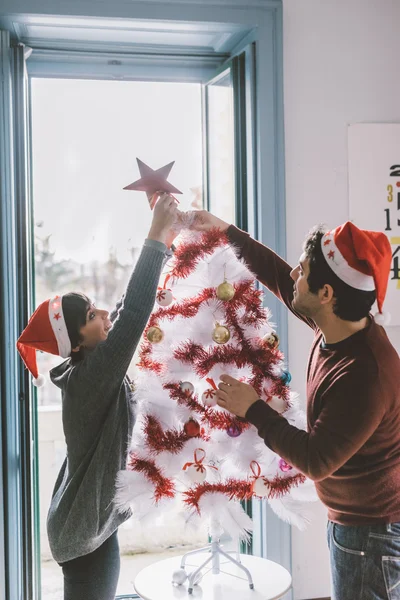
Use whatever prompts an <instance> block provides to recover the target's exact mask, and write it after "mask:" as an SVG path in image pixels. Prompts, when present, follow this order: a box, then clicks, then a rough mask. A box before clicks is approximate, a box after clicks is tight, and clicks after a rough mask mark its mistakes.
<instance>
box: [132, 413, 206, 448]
mask: <svg viewBox="0 0 400 600" xmlns="http://www.w3.org/2000/svg"><path fill="white" fill-rule="evenodd" d="M143 431H144V433H145V434H146V444H147V445H148V446H149V447H150V451H152V452H155V453H158V452H164V451H165V450H168V452H171V454H178V452H180V451H181V450H182V449H183V447H184V445H185V443H186V442H187V441H188V440H190V439H192V437H191V436H189V435H187V433H186V432H185V431H178V430H177V429H168V430H166V431H164V430H163V428H162V426H161V424H160V422H159V421H158V420H157V419H156V418H155V417H153V416H152V415H146V420H145V424H144V428H143ZM198 437H201V436H198Z"/></svg>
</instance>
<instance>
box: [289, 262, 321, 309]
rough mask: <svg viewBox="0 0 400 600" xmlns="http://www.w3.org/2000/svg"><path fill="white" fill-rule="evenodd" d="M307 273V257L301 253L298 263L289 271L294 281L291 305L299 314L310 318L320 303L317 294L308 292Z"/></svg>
mask: <svg viewBox="0 0 400 600" xmlns="http://www.w3.org/2000/svg"><path fill="white" fill-rule="evenodd" d="M309 273H310V267H309V262H308V258H307V257H306V255H305V254H302V255H301V256H300V259H299V264H298V265H297V267H296V268H294V269H293V270H292V271H291V273H290V277H291V278H292V279H293V281H294V286H293V302H292V306H293V308H294V310H295V311H297V312H298V313H299V314H301V315H303V316H304V317H310V318H311V319H312V318H313V317H314V316H315V315H316V314H317V313H318V311H319V310H320V308H321V303H320V301H319V298H318V294H313V293H312V292H310V288H309V287H308V281H307V278H308V275H309Z"/></svg>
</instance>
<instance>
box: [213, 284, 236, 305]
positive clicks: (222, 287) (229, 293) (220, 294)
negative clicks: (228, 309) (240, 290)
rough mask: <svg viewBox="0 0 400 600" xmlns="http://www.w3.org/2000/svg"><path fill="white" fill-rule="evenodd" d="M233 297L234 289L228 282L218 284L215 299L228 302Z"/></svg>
mask: <svg viewBox="0 0 400 600" xmlns="http://www.w3.org/2000/svg"><path fill="white" fill-rule="evenodd" d="M234 295H235V288H234V287H233V285H232V284H231V283H228V281H224V282H223V283H220V284H219V286H218V287H217V298H218V299H219V300H222V301H223V302H229V300H232V298H233V296H234Z"/></svg>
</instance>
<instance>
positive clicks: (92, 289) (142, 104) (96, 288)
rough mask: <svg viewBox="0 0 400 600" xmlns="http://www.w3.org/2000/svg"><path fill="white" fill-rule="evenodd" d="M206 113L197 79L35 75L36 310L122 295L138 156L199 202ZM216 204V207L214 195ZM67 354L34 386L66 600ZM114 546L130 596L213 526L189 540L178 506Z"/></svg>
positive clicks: (108, 301)
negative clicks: (57, 376)
mask: <svg viewBox="0 0 400 600" xmlns="http://www.w3.org/2000/svg"><path fill="white" fill-rule="evenodd" d="M220 93H221V97H220V103H218V102H215V101H214V102H213V107H212V110H211V112H210V115H211V116H210V118H211V119H212V120H213V124H212V125H213V136H212V138H213V140H215V141H214V142H213V143H215V146H216V149H215V151H214V155H213V175H212V177H213V178H214V184H215V189H217V190H218V192H219V193H221V195H222V194H223V195H224V201H223V206H224V210H223V212H224V214H220V216H222V217H224V218H226V219H227V220H230V221H232V220H233V207H234V202H233V198H232V194H233V191H232V190H233V167H232V164H233V163H232V160H233V159H232V157H233V127H232V122H231V119H232V104H231V90H230V88H229V87H221V88H220ZM214 94H218V92H214ZM201 115H202V107H201V85H200V84H193V83H190V84H189V83H156V82H116V81H88V80H58V79H33V80H32V146H33V207H34V234H35V286H36V298H35V303H36V306H37V305H38V304H39V303H40V302H42V301H43V300H45V299H46V298H49V297H50V296H52V295H55V294H57V293H58V294H63V293H66V292H67V291H81V292H84V293H85V294H87V295H88V296H89V297H90V298H91V299H93V300H94V302H95V303H96V305H97V306H98V307H104V308H106V309H111V308H112V307H113V306H114V305H115V303H116V301H117V300H118V299H119V298H120V296H121V295H122V293H123V292H124V289H125V286H126V284H127V281H128V278H129V276H130V273H131V271H132V266H133V264H134V263H135V261H136V260H137V257H138V255H139V252H140V249H141V246H142V244H143V241H144V239H145V237H146V234H147V232H148V229H149V225H150V221H151V211H150V209H149V206H148V202H147V198H146V195H145V194H144V193H143V192H131V191H124V190H123V187H124V186H126V185H127V184H129V183H131V182H133V181H134V180H135V179H137V178H138V177H139V172H138V168H137V164H136V157H139V158H140V159H141V160H143V161H144V162H145V163H147V164H148V165H149V166H151V167H152V168H153V169H158V168H159V167H161V166H163V165H165V164H167V163H169V162H171V161H173V160H175V161H176V162H175V165H174V167H173V169H172V171H171V174H170V176H169V181H170V182H171V183H172V184H173V185H175V186H176V187H178V188H179V189H180V190H182V192H183V195H182V196H179V200H180V207H179V208H180V209H181V210H190V209H193V208H202V205H203V190H202V164H203V152H202V122H201ZM210 137H211V136H210ZM219 161H220V163H219ZM219 167H220V168H219ZM211 183H213V182H211ZM221 200H222V199H221ZM214 202H215V203H216V206H215V208H214V206H213V210H214V212H217V213H218V201H217V198H216V200H215V201H214ZM214 202H213V204H214ZM61 360H62V359H60V358H59V357H53V356H50V355H48V354H45V353H38V365H39V370H40V372H41V373H44V374H46V375H47V383H46V384H45V386H44V387H42V388H40V389H38V393H37V401H38V423H39V440H38V456H39V490H40V545H41V565H42V570H41V579H42V600H59V599H60V598H61V597H62V592H61V589H62V572H61V569H60V568H59V567H58V565H57V564H56V563H55V562H54V561H53V560H52V558H51V554H50V549H49V545H48V541H47V536H46V515H47V511H48V507H49V503H50V498H51V494H52V490H53V486H54V483H55V480H56V477H57V474H58V471H59V469H60V467H61V464H62V462H63V460H64V457H65V442H64V435H63V430H62V421H61V396H60V391H59V390H58V389H57V388H56V387H55V386H53V385H52V384H51V382H50V381H49V379H48V372H49V370H50V369H51V368H52V367H53V366H55V365H56V364H58V363H59V362H60V361H61ZM135 362H136V360H135V359H134V360H133V362H132V365H131V368H130V375H131V377H133V378H134V377H135V369H136V367H135ZM119 541H120V548H121V557H122V562H121V577H120V583H119V587H118V593H119V594H129V593H132V592H133V585H132V582H133V580H134V577H135V575H136V573H137V572H138V570H140V569H141V568H142V567H143V566H144V565H146V564H149V563H150V562H153V561H154V560H158V559H160V557H162V556H170V555H171V554H172V553H175V554H180V553H182V552H183V550H182V547H183V546H184V549H190V548H191V547H198V546H202V545H204V543H205V542H206V541H207V532H206V531H205V530H201V531H197V532H195V533H193V532H192V533H191V534H190V535H189V534H188V533H187V532H185V529H184V523H183V522H181V521H179V514H178V511H177V512H176V518H175V520H174V519H171V516H170V515H169V516H168V517H167V518H163V515H162V514H161V515H160V517H159V522H157V523H152V527H151V530H150V529H149V528H146V527H142V526H141V524H138V523H135V521H134V520H132V519H131V520H130V521H128V522H127V523H126V524H125V525H124V526H122V527H121V528H120V532H119Z"/></svg>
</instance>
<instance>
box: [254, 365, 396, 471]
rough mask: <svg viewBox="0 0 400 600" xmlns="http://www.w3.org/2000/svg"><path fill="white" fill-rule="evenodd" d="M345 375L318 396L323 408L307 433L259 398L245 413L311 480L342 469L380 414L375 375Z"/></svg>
mask: <svg viewBox="0 0 400 600" xmlns="http://www.w3.org/2000/svg"><path fill="white" fill-rule="evenodd" d="M373 371H374V369H371V370H369V372H368V376H367V374H366V373H365V369H359V370H358V371H356V372H353V373H344V374H343V375H341V376H340V377H339V378H338V380H337V381H336V382H335V383H334V384H332V386H330V388H328V389H327V390H326V391H325V392H324V393H323V394H322V397H321V404H322V410H321V412H320V414H319V415H318V418H317V420H316V422H315V424H314V426H313V427H312V429H311V430H310V431H309V432H306V431H303V430H301V429H298V428H297V427H294V426H293V425H290V424H289V423H288V421H287V420H286V419H285V418H284V417H282V416H281V415H279V414H278V413H276V412H275V411H274V410H273V409H272V408H271V407H270V406H268V405H267V404H266V403H265V402H264V401H263V400H257V402H255V403H254V404H252V405H251V406H250V408H249V409H248V410H247V412H246V419H247V420H248V421H250V423H252V424H253V425H255V427H257V430H258V434H259V435H260V437H262V438H263V439H264V442H265V444H266V445H267V446H268V447H269V448H271V450H273V451H274V452H276V453H277V454H279V456H281V457H282V458H284V459H285V460H286V461H287V462H288V463H289V464H291V465H293V466H294V467H295V468H296V469H298V470H299V471H301V472H302V473H303V474H304V475H306V476H307V477H309V478H310V479H312V480H314V481H321V480H323V479H325V478H326V477H329V476H330V475H332V474H333V473H335V471H337V470H338V469H339V468H340V467H342V466H343V465H344V464H345V463H346V462H347V461H348V460H349V459H350V458H351V457H352V456H353V455H354V454H355V453H356V452H357V451H358V450H359V449H360V448H361V447H362V446H363V445H364V444H365V443H366V441H367V440H368V439H369V438H370V437H371V435H372V434H373V433H374V431H375V430H376V428H377V427H378V425H379V423H380V422H381V420H382V418H383V415H384V412H385V402H384V398H382V397H381V392H380V385H379V379H378V375H377V374H376V373H374V372H373Z"/></svg>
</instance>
